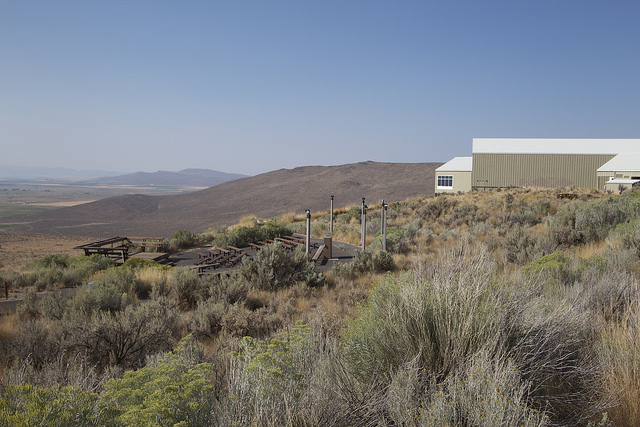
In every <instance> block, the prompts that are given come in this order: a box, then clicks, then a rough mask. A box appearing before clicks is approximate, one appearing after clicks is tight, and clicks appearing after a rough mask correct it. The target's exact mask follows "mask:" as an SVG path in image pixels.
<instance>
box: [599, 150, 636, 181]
mask: <svg viewBox="0 0 640 427" xmlns="http://www.w3.org/2000/svg"><path fill="white" fill-rule="evenodd" d="M638 148H639V149H640V146H639V147H638ZM597 172H598V180H605V181H606V185H608V184H609V183H610V181H612V180H618V179H625V180H634V179H640V153H624V154H618V155H617V156H615V157H614V158H613V159H611V160H609V161H608V162H607V163H605V164H603V165H602V166H600V167H599V168H598V171H597ZM607 189H609V188H607Z"/></svg>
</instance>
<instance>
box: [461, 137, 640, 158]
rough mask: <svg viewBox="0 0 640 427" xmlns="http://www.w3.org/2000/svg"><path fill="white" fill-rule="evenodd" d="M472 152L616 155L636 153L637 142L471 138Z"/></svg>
mask: <svg viewBox="0 0 640 427" xmlns="http://www.w3.org/2000/svg"><path fill="white" fill-rule="evenodd" d="M473 152H474V153H505V154H506V153H508V154H620V153H637V152H640V139H584V138H582V139H581V138H574V139H563V138H473Z"/></svg>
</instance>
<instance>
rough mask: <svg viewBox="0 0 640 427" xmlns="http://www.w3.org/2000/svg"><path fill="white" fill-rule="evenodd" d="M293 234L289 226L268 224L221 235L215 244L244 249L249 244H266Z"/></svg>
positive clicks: (233, 230)
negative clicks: (268, 241) (261, 242)
mask: <svg viewBox="0 0 640 427" xmlns="http://www.w3.org/2000/svg"><path fill="white" fill-rule="evenodd" d="M291 234H292V231H291V229H290V228H289V227H288V226H287V225H285V224H278V223H276V222H267V223H266V224H264V225H256V226H253V227H247V226H240V227H236V228H234V229H232V230H231V231H229V232H228V233H225V234H223V235H219V236H218V237H217V238H216V240H215V241H214V244H215V245H216V246H220V247H225V246H235V247H237V248H244V247H247V246H249V243H257V242H260V241H263V242H266V241H267V240H274V239H276V238H277V237H282V236H290V235H291Z"/></svg>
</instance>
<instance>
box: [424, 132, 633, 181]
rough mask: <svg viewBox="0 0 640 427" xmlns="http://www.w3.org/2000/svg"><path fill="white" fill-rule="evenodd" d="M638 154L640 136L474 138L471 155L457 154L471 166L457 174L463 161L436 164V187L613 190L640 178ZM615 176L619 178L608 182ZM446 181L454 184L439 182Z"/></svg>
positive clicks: (454, 160)
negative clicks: (439, 165)
mask: <svg viewBox="0 0 640 427" xmlns="http://www.w3.org/2000/svg"><path fill="white" fill-rule="evenodd" d="M638 153H640V139H543V138H474V139H473V147H472V157H471V158H469V157H467V158H456V159H470V161H471V170H470V171H466V172H467V173H466V174H460V173H454V172H458V171H453V170H452V169H455V168H456V164H458V163H460V161H458V160H456V159H453V160H451V161H450V162H447V163H445V164H444V165H442V166H441V167H439V168H438V169H436V178H435V181H436V189H435V191H436V193H443V192H451V191H456V192H457V191H469V190H466V189H481V188H508V187H547V188H556V187H581V188H597V189H600V190H604V189H609V190H612V189H613V188H612V186H614V185H615V188H618V187H619V184H624V185H631V186H633V185H635V184H634V183H633V182H630V183H629V182H628V181H634V180H640V154H638ZM467 161H468V160H467ZM450 163H452V165H450ZM469 172H470V173H469ZM448 177H451V181H449V180H448ZM611 180H614V181H615V180H618V182H614V183H609V184H607V182H609V181H611ZM620 180H622V181H620ZM623 181H624V183H623ZM443 183H446V184H450V185H448V186H444V185H440V184H443ZM605 184H607V185H606V186H605Z"/></svg>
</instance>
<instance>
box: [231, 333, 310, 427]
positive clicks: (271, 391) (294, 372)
mask: <svg viewBox="0 0 640 427" xmlns="http://www.w3.org/2000/svg"><path fill="white" fill-rule="evenodd" d="M313 350H314V347H313V342H312V340H311V330H310V329H309V328H308V327H306V326H304V325H302V324H298V325H297V326H296V327H294V328H292V329H291V331H290V332H288V333H285V334H283V335H282V337H281V338H273V339H267V340H257V339H254V338H250V337H245V338H243V339H242V349H241V351H239V352H237V353H233V355H232V357H233V361H234V362H233V365H232V375H230V378H231V381H230V384H229V394H230V396H229V402H228V403H229V407H228V417H229V418H230V419H229V420H227V421H228V423H229V424H238V425H265V426H267V425H296V422H295V420H296V415H297V414H298V413H299V412H300V411H301V410H302V409H303V408H302V407H301V404H302V402H303V399H302V398H303V396H304V395H305V391H306V389H307V388H308V387H309V385H310V379H311V375H312V372H313V370H314V361H315V358H314V351H313Z"/></svg>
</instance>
